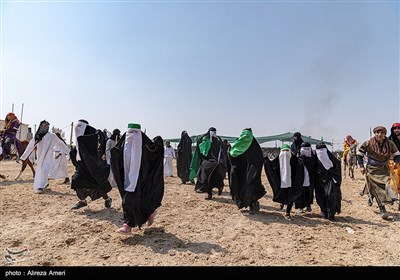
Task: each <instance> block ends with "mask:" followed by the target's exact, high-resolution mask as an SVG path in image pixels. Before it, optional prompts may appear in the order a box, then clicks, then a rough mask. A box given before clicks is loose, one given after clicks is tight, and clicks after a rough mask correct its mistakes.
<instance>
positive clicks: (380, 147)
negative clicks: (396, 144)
mask: <svg viewBox="0 0 400 280" xmlns="http://www.w3.org/2000/svg"><path fill="white" fill-rule="evenodd" d="M377 131H382V132H383V133H384V134H385V136H384V138H383V142H382V144H379V142H378V141H377V140H376V137H375V136H373V137H372V138H371V139H370V140H369V144H370V145H371V149H372V150H373V151H374V152H375V153H376V154H378V155H381V156H383V157H386V158H387V157H389V156H390V154H391V150H390V145H389V141H388V139H387V137H386V133H387V130H386V128H385V127H384V126H377V127H375V128H374V133H376V132H377Z"/></svg>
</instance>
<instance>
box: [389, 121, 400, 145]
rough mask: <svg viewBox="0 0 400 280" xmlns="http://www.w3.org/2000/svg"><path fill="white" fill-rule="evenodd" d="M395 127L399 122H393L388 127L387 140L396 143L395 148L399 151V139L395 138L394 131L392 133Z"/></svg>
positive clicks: (398, 125)
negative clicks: (390, 126)
mask: <svg viewBox="0 0 400 280" xmlns="http://www.w3.org/2000/svg"><path fill="white" fill-rule="evenodd" d="M395 127H400V123H394V124H393V125H392V128H391V129H390V136H389V140H391V141H393V142H394V144H395V145H396V147H397V149H398V150H399V151H400V139H399V138H397V135H396V133H394V128H395Z"/></svg>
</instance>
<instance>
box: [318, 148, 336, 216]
mask: <svg viewBox="0 0 400 280" xmlns="http://www.w3.org/2000/svg"><path fill="white" fill-rule="evenodd" d="M316 154H317V169H316V175H315V198H316V200H317V204H318V205H319V207H320V208H321V214H322V215H323V216H324V217H325V219H329V220H331V221H334V220H335V214H336V213H337V214H340V211H341V201H342V192H341V190H340V185H341V183H342V171H341V163H340V160H338V159H337V158H336V157H335V156H334V155H333V154H332V153H331V152H330V151H329V150H328V149H327V148H326V145H325V144H324V143H322V142H320V143H318V144H317V145H316Z"/></svg>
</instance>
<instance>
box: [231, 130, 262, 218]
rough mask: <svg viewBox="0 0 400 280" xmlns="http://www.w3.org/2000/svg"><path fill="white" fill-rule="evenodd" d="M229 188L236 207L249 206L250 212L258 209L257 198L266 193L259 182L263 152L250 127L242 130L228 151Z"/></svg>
mask: <svg viewBox="0 0 400 280" xmlns="http://www.w3.org/2000/svg"><path fill="white" fill-rule="evenodd" d="M229 159H230V167H231V168H230V190H231V195H232V199H233V200H234V201H235V202H236V205H237V206H238V208H239V209H240V208H243V207H250V213H251V214H253V213H256V212H257V211H259V210H260V203H259V202H258V200H259V199H260V198H261V197H263V196H264V195H265V194H266V191H265V188H264V186H263V185H262V183H261V172H262V168H263V162H264V159H263V154H262V150H261V147H260V145H259V144H258V142H257V140H256V138H255V137H253V133H252V131H251V129H250V128H246V129H244V130H243V131H242V133H241V134H240V136H239V138H238V139H237V140H236V142H235V143H234V144H233V145H232V148H231V149H230V151H229Z"/></svg>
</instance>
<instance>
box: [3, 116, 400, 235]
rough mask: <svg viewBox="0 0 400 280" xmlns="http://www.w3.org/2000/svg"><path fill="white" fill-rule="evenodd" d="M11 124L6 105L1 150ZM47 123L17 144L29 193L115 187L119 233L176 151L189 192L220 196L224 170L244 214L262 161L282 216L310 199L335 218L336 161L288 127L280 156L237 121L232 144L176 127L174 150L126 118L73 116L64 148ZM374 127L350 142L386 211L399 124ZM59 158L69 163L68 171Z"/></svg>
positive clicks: (159, 184) (145, 205)
mask: <svg viewBox="0 0 400 280" xmlns="http://www.w3.org/2000/svg"><path fill="white" fill-rule="evenodd" d="M19 125H20V123H19V121H18V119H17V117H16V116H15V114H13V113H9V114H7V116H6V123H5V127H4V129H3V130H1V131H0V134H1V136H2V143H1V147H2V151H1V155H2V157H3V158H8V157H9V154H10V145H11V143H15V145H16V146H17V148H18V149H20V147H19V146H18V139H17V138H16V132H17V131H18V129H19ZM49 127H50V123H49V122H48V121H46V120H43V121H41V122H40V124H39V128H38V130H37V132H36V133H35V136H34V137H33V138H32V139H31V140H30V141H29V144H28V146H27V147H26V149H25V151H21V156H20V159H21V160H23V161H27V160H29V158H30V156H31V155H32V153H34V150H36V158H37V162H36V174H35V178H34V183H33V189H34V192H35V193H38V194H42V193H44V192H45V189H46V188H47V187H48V185H49V181H48V180H49V179H64V182H63V183H64V184H69V183H70V184H71V188H72V189H73V190H74V191H75V193H76V196H77V199H78V201H77V203H76V204H75V205H73V206H72V209H74V210H77V209H80V208H83V207H86V206H87V205H88V198H90V201H95V200H97V199H99V198H103V200H104V207H105V208H111V207H112V199H111V197H110V196H109V195H108V193H109V192H110V191H111V190H112V188H113V187H117V188H118V191H119V194H120V197H121V202H122V209H123V219H124V223H123V224H122V226H121V227H120V228H119V229H118V230H117V232H118V233H121V234H130V233H131V230H132V228H133V227H136V226H137V227H139V228H140V227H142V226H143V225H145V224H147V225H151V224H153V222H154V219H155V216H156V213H157V209H158V208H159V207H160V206H161V203H162V199H163V195H164V176H165V177H173V174H174V170H173V160H174V159H176V163H177V172H176V173H177V176H178V177H179V179H180V181H181V184H182V185H184V184H188V183H189V184H193V185H194V191H195V192H197V193H207V196H206V198H205V199H206V200H211V199H212V198H213V189H214V188H215V189H217V194H218V195H221V194H222V192H223V189H224V180H225V179H226V178H227V179H228V185H229V190H230V195H231V197H232V200H233V201H234V202H235V203H236V205H237V207H238V208H239V209H242V208H249V213H250V214H255V213H257V212H258V211H259V210H260V203H259V199H260V198H262V197H263V196H264V195H265V194H266V190H265V187H264V186H263V184H262V181H261V176H262V172H263V170H264V172H265V174H266V176H267V179H268V182H269V184H270V186H271V189H272V191H273V197H272V200H273V201H274V202H277V203H278V204H279V207H280V208H281V209H283V208H284V207H285V206H286V211H285V216H284V217H285V218H286V219H288V220H290V219H291V217H292V216H291V211H292V208H293V206H294V207H295V209H297V211H299V212H305V211H307V212H311V211H312V204H313V203H314V200H315V201H316V204H317V205H318V206H319V209H320V212H321V214H322V215H323V217H324V218H326V219H329V220H332V221H334V220H335V215H336V214H339V213H340V212H341V200H342V194H341V189H340V187H341V182H342V174H341V172H342V171H341V170H342V168H341V160H340V159H338V158H337V157H336V156H334V155H333V154H332V153H331V152H330V151H329V150H328V149H327V147H326V145H325V143H324V142H320V143H318V144H316V146H315V150H314V149H313V148H312V145H311V144H310V143H309V142H306V141H303V139H302V135H301V133H300V132H296V133H294V134H293V142H292V143H291V145H288V144H283V145H282V146H281V147H280V149H279V155H278V156H277V157H275V158H274V159H272V160H271V159H269V158H268V157H264V156H263V152H262V149H261V146H260V144H259V143H258V142H257V140H256V138H255V137H254V136H253V132H252V129H251V128H245V129H243V131H242V132H241V133H240V135H239V137H238V138H237V139H236V140H235V141H234V143H232V144H230V143H229V142H228V141H226V140H225V141H223V140H222V139H221V137H220V136H218V135H217V129H216V128H215V127H210V128H209V129H208V131H207V132H206V133H204V134H202V135H201V136H200V137H197V138H196V139H192V138H191V137H190V136H189V134H188V132H187V131H186V130H184V131H182V134H181V138H180V142H179V144H178V146H177V150H176V151H175V149H174V148H173V147H172V146H171V143H170V142H169V141H165V143H164V140H163V139H162V137H161V136H157V137H155V138H153V139H150V138H148V136H147V135H146V134H145V133H143V132H142V131H141V125H140V124H137V123H129V124H128V125H127V130H126V131H125V132H124V133H123V134H122V135H121V131H120V130H119V129H117V128H116V129H114V130H113V131H112V133H110V132H108V130H106V129H104V130H100V129H96V128H94V127H92V126H91V125H89V122H88V121H86V120H84V119H80V120H78V121H77V122H76V124H75V127H74V132H75V144H76V145H75V147H73V148H72V149H70V147H69V146H68V145H67V144H66V143H65V141H64V140H63V139H62V137H61V135H60V134H59V133H52V132H50V131H49ZM373 132H374V135H373V136H372V137H371V138H370V139H368V140H366V141H365V142H363V143H362V144H361V146H360V147H359V148H358V149H357V162H358V165H359V170H360V172H361V173H362V174H363V175H365V188H364V190H363V192H362V193H361V194H362V195H364V194H367V195H368V204H369V205H372V204H373V202H374V201H376V203H377V205H378V207H379V209H380V214H381V216H382V218H383V219H389V218H390V217H389V215H388V213H387V211H386V209H385V205H386V204H388V203H391V204H393V202H394V201H396V200H397V197H396V195H395V193H396V194H398V193H399V189H396V187H397V188H398V187H399V185H400V182H399V174H400V172H399V170H400V167H399V164H398V163H399V161H400V152H399V150H400V123H395V124H393V126H392V128H391V134H390V136H389V137H387V136H386V134H387V130H386V128H385V127H383V126H378V127H375V128H374V130H373ZM193 142H196V145H195V146H194V147H193ZM357 146H358V141H357V140H355V139H354V138H353V137H352V136H351V135H348V136H346V138H345V141H344V153H343V156H342V160H343V162H346V159H347V154H348V153H349V152H350V149H351V148H354V147H357ZM67 157H69V158H70V160H71V162H72V163H73V166H74V167H75V171H74V174H73V175H72V178H71V180H70V178H69V175H68V170H67V161H66V160H67ZM3 177H4V176H3ZM3 177H2V178H3ZM390 182H391V184H392V187H393V186H395V188H394V190H395V191H393V188H392V187H391V185H390ZM399 210H400V209H399Z"/></svg>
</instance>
